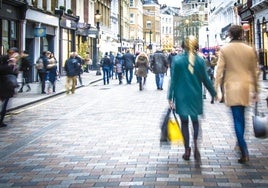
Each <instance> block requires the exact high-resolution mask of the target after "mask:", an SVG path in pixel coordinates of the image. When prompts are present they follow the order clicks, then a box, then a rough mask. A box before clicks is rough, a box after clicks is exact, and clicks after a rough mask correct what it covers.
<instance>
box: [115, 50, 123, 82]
mask: <svg viewBox="0 0 268 188" xmlns="http://www.w3.org/2000/svg"><path fill="white" fill-rule="evenodd" d="M115 77H116V78H117V77H118V80H119V84H120V85H121V84H122V83H123V82H122V78H123V56H122V54H121V53H120V52H118V53H117V55H116V58H115Z"/></svg>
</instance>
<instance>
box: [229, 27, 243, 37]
mask: <svg viewBox="0 0 268 188" xmlns="http://www.w3.org/2000/svg"><path fill="white" fill-rule="evenodd" d="M228 32H229V36H230V37H231V38H232V40H240V39H241V37H242V34H243V28H242V26H241V25H232V26H231V27H230V28H229V30H228Z"/></svg>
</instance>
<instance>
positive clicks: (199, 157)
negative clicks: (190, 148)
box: [194, 148, 201, 161]
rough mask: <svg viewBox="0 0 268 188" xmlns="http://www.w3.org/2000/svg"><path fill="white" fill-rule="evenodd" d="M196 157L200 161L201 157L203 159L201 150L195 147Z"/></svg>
mask: <svg viewBox="0 0 268 188" xmlns="http://www.w3.org/2000/svg"><path fill="white" fill-rule="evenodd" d="M194 159H195V160H196V161H200V159H201V155H200V152H199V150H198V149H197V148H195V150H194Z"/></svg>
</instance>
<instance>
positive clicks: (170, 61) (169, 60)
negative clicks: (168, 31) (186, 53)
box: [168, 48, 177, 72]
mask: <svg viewBox="0 0 268 188" xmlns="http://www.w3.org/2000/svg"><path fill="white" fill-rule="evenodd" d="M176 55H177V52H176V49H175V48H173V49H172V51H171V52H170V54H169V55H168V67H169V69H170V72H171V66H172V64H171V63H172V59H173V57H174V56H176Z"/></svg>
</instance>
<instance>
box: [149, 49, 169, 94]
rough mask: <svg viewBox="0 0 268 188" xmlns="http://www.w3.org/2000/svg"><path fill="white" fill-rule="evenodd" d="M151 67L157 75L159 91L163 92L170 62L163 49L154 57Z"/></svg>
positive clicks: (157, 51)
mask: <svg viewBox="0 0 268 188" xmlns="http://www.w3.org/2000/svg"><path fill="white" fill-rule="evenodd" d="M150 67H151V70H152V71H153V73H154V74H155V83H156V87H157V89H158V90H163V83H164V76H165V73H166V72H167V69H168V61H167V57H166V56H165V55H164V53H163V51H162V50H161V49H157V50H156V52H155V53H154V54H153V55H152V58H151V64H150Z"/></svg>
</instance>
